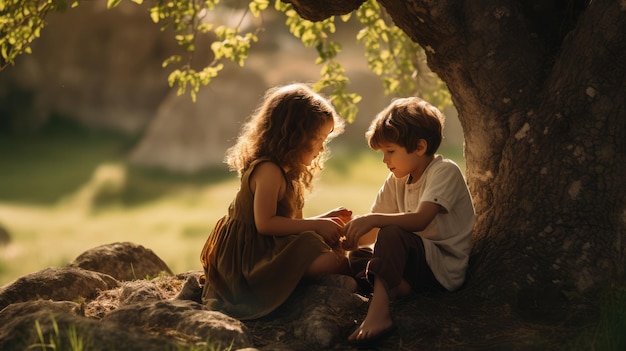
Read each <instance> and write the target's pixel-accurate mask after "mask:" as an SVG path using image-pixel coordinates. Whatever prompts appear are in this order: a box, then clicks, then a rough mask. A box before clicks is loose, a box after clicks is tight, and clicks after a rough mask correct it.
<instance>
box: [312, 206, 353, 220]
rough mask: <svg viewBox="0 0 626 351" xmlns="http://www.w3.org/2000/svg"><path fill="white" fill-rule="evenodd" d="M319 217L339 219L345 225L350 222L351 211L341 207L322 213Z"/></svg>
mask: <svg viewBox="0 0 626 351" xmlns="http://www.w3.org/2000/svg"><path fill="white" fill-rule="evenodd" d="M320 217H321V218H332V217H337V218H339V219H341V221H342V222H343V223H344V224H345V223H348V222H350V220H351V219H352V211H350V210H348V209H347V208H345V207H343V206H342V207H337V208H336V209H334V210H330V211H328V212H326V213H324V214H323V215H321V216H320Z"/></svg>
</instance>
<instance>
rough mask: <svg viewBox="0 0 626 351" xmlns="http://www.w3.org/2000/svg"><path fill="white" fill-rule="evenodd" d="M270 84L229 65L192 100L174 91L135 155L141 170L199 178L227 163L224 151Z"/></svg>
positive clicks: (159, 109) (133, 155)
mask: <svg viewBox="0 0 626 351" xmlns="http://www.w3.org/2000/svg"><path fill="white" fill-rule="evenodd" d="M266 89H267V84H266V83H265V80H264V78H263V77H261V75H259V74H258V73H256V72H254V71H252V70H250V69H247V68H242V67H237V68H233V67H232V65H226V68H225V69H224V70H223V71H222V72H220V75H219V76H218V77H217V78H215V81H214V82H212V83H211V85H210V86H209V87H205V88H203V89H201V90H200V91H199V92H198V96H197V100H196V102H195V103H193V102H192V101H191V98H190V97H189V95H182V96H178V95H177V93H176V91H175V90H172V91H171V92H170V93H169V94H168V96H167V97H166V98H165V99H164V100H163V102H162V103H161V104H160V106H159V108H158V110H157V113H156V115H155V117H154V120H153V121H152V123H151V124H150V125H149V126H148V128H147V130H146V132H145V134H144V135H143V137H142V139H141V141H140V142H139V143H138V144H137V146H136V147H135V148H134V149H133V150H132V151H131V153H130V161H131V162H132V163H133V164H135V165H139V166H148V167H153V168H161V169H166V170H168V171H171V172H175V173H195V172H198V171H201V170H204V169H207V168H210V167H215V166H216V165H220V164H222V162H223V161H224V152H225V151H226V149H227V148H228V147H229V146H230V145H231V144H234V141H235V140H236V138H237V134H238V132H239V128H240V126H241V123H242V121H243V120H245V119H246V118H247V117H248V116H249V115H250V114H251V113H252V112H253V111H254V109H255V108H256V106H257V105H258V103H260V101H261V98H262V96H263V94H264V93H265V90H266Z"/></svg>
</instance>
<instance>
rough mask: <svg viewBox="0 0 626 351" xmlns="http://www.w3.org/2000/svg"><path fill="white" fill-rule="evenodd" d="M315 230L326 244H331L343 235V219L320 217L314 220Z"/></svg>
mask: <svg viewBox="0 0 626 351" xmlns="http://www.w3.org/2000/svg"><path fill="white" fill-rule="evenodd" d="M316 222H317V223H316V224H315V231H316V232H317V233H318V234H319V235H321V236H322V237H323V238H324V240H325V241H326V243H327V244H329V245H333V244H335V243H337V242H338V241H339V239H340V238H341V237H342V236H343V225H344V224H343V221H342V220H341V219H340V218H339V217H333V218H320V219H317V220H316Z"/></svg>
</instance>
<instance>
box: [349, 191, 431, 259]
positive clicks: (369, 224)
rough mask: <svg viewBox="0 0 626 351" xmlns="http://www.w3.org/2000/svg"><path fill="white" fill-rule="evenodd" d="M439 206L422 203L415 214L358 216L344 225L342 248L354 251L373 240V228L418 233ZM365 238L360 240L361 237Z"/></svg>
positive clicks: (428, 222)
mask: <svg viewBox="0 0 626 351" xmlns="http://www.w3.org/2000/svg"><path fill="white" fill-rule="evenodd" d="M440 210H441V206H440V205H438V204H435V203H432V202H422V203H421V204H420V206H419V208H418V210H417V212H403V213H369V214H366V215H363V216H359V217H357V218H355V219H353V220H351V221H350V222H348V223H347V224H346V226H345V227H344V234H345V236H346V239H345V241H344V243H343V247H344V249H346V250H354V249H356V248H358V246H359V244H361V245H363V244H364V243H366V241H367V242H369V241H371V242H372V243H373V242H374V240H372V239H371V238H370V236H371V235H372V230H373V229H375V228H382V227H387V226H390V225H396V226H398V227H400V228H402V229H404V230H406V231H408V232H419V231H422V230H424V229H426V227H427V226H428V225H429V224H430V222H432V220H433V219H434V218H435V216H436V215H437V213H439V211H440ZM366 235H367V236H366ZM363 236H366V237H365V238H363V239H361V237H363Z"/></svg>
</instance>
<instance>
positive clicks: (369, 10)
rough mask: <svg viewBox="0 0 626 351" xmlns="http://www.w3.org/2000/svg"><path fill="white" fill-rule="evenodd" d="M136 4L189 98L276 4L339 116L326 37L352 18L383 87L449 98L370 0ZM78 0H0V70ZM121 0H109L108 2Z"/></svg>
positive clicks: (342, 80)
mask: <svg viewBox="0 0 626 351" xmlns="http://www.w3.org/2000/svg"><path fill="white" fill-rule="evenodd" d="M127 1H128V2H131V1H132V2H133V3H136V4H137V5H147V15H149V16H150V18H151V19H152V21H153V22H154V23H156V24H158V25H160V26H161V28H162V29H163V30H166V29H170V30H171V31H172V32H173V33H174V36H175V39H176V41H177V43H178V45H179V46H180V47H181V48H182V49H184V52H186V55H174V54H173V55H171V56H170V57H169V58H168V59H166V60H165V61H164V62H163V67H164V68H165V69H169V70H171V73H170V76H169V79H168V82H169V84H170V86H172V87H176V88H177V90H178V93H179V94H185V93H188V94H190V95H191V97H192V99H193V100H195V98H196V94H197V92H198V90H199V89H200V88H201V87H202V86H205V85H208V84H210V83H211V81H212V80H213V79H214V78H215V77H216V76H217V75H218V74H219V72H220V71H221V70H222V69H223V67H224V62H225V61H232V62H234V63H236V64H238V65H240V66H244V65H245V61H246V59H247V58H248V55H249V52H250V48H251V47H252V46H253V45H254V43H255V42H256V41H258V35H259V33H260V31H262V29H263V24H262V17H263V14H264V12H267V11H279V12H281V13H283V14H284V16H285V25H286V27H287V28H288V30H289V32H290V33H291V34H292V35H293V36H294V37H296V38H298V39H300V40H301V42H302V44H303V46H304V47H306V48H309V49H312V50H315V51H316V53H317V55H318V58H317V60H316V62H315V63H316V64H318V65H320V78H319V80H318V81H317V83H316V84H315V85H314V89H315V90H316V91H322V90H325V91H328V92H329V95H330V98H331V100H332V102H333V104H334V105H335V106H336V107H337V109H338V110H339V112H340V113H341V115H342V116H344V118H346V119H347V120H349V121H352V120H353V119H354V118H355V116H356V114H357V111H358V107H357V106H358V105H357V104H358V102H359V100H360V99H361V97H360V96H359V95H358V94H355V93H351V92H350V89H349V79H348V77H347V76H346V75H345V70H344V68H343V67H342V65H341V63H340V62H339V61H338V60H337V59H336V58H337V56H338V55H339V54H340V53H341V50H342V46H341V43H339V42H338V41H336V40H334V39H333V34H334V33H335V31H336V24H335V22H336V21H343V22H346V21H349V20H351V19H356V20H358V21H359V23H360V24H361V25H362V29H361V30H360V31H359V33H358V35H357V37H356V38H355V40H358V41H359V42H360V43H362V44H363V46H364V48H365V53H366V57H367V61H368V67H369V68H370V69H371V70H372V72H374V73H375V74H377V75H378V76H380V78H381V82H382V85H383V87H384V91H385V93H387V94H389V95H415V94H421V95H425V96H426V97H427V98H429V100H430V101H432V102H433V103H434V104H435V105H437V106H439V107H441V108H443V107H445V106H447V105H450V104H451V101H450V97H449V94H448V93H447V89H446V87H445V84H444V83H443V82H442V81H441V80H440V79H438V77H437V76H436V75H435V74H433V73H432V72H431V71H430V70H429V69H428V67H427V66H426V56H425V53H424V51H423V50H422V48H421V47H420V46H419V45H417V44H416V43H414V42H413V41H411V40H410V39H409V37H408V36H407V35H406V34H405V33H404V32H403V31H402V30H401V29H399V28H398V27H397V26H395V25H393V21H392V20H391V18H390V17H389V16H388V15H387V14H386V12H385V11H384V9H382V8H381V7H380V6H379V5H378V4H377V3H376V2H375V1H373V0H369V1H367V2H365V3H363V5H362V6H361V7H359V8H358V9H357V10H356V11H354V12H351V13H348V14H346V15H343V16H330V17H328V18H326V19H323V20H320V21H316V22H314V21H310V20H306V19H303V18H302V17H301V16H300V15H299V14H298V13H297V12H296V11H295V10H294V8H293V6H292V5H291V4H289V3H285V2H281V1H276V2H275V3H274V6H270V1H269V0H252V1H249V2H244V3H243V4H240V3H239V2H233V1H223V2H221V3H220V1H219V0H207V1H192V0H159V1H144V0H127ZM80 2H81V1H80V0H73V1H70V0H68V1H66V0H25V1H22V0H6V1H5V0H3V1H2V2H0V24H2V27H1V29H0V34H1V35H0V52H1V53H2V55H1V58H0V71H1V70H3V69H4V68H6V67H7V66H9V65H13V64H14V63H15V59H16V58H17V57H18V56H19V55H21V54H28V53H30V52H31V43H32V42H33V41H34V40H36V39H37V38H38V37H40V36H41V32H42V30H44V28H45V25H46V21H45V18H46V16H47V15H48V14H49V13H52V12H64V11H68V10H71V9H72V8H74V7H77V6H79V5H80ZM121 2H122V0H108V1H107V7H108V8H109V9H112V8H115V7H117V6H118V5H119V4H120V3H121ZM220 6H221V7H226V8H229V7H238V6H241V7H244V6H245V9H246V10H245V11H243V14H242V15H241V19H240V21H239V23H238V25H236V26H233V27H230V26H227V25H223V24H219V25H218V24H214V23H211V22H210V21H209V20H208V16H207V14H208V13H209V12H211V11H215V10H216V9H217V8H218V7H220ZM246 16H253V17H255V18H258V19H261V21H260V22H259V23H260V25H258V26H256V27H254V28H251V29H244V28H242V25H241V24H242V23H243V21H244V19H245V17H246ZM206 33H211V34H212V35H213V37H212V38H213V39H212V42H211V50H212V52H213V59H212V60H211V61H210V62H209V63H208V64H207V65H206V66H205V67H202V68H200V69H194V68H192V63H193V61H194V58H195V56H194V52H195V48H196V45H197V42H198V40H206V36H201V35H202V34H206Z"/></svg>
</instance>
